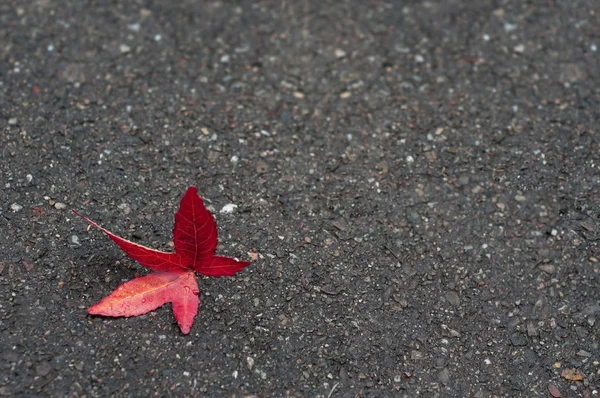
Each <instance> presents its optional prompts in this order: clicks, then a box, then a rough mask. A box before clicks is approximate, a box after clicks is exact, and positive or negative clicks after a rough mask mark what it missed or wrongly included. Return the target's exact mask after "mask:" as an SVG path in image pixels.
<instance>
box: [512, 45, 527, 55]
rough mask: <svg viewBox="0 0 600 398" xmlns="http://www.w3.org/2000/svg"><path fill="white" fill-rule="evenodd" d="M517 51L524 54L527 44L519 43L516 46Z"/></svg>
mask: <svg viewBox="0 0 600 398" xmlns="http://www.w3.org/2000/svg"><path fill="white" fill-rule="evenodd" d="M514 50H515V52H516V53H519V54H522V53H523V52H524V51H525V46H524V45H523V44H518V45H516V46H515V48H514Z"/></svg>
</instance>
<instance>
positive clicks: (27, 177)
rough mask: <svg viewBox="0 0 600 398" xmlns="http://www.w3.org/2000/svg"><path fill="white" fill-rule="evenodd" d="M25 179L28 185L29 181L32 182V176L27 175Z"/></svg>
mask: <svg viewBox="0 0 600 398" xmlns="http://www.w3.org/2000/svg"><path fill="white" fill-rule="evenodd" d="M25 178H26V179H27V182H29V183H30V182H31V181H33V176H32V175H31V174H27V175H26V176H25Z"/></svg>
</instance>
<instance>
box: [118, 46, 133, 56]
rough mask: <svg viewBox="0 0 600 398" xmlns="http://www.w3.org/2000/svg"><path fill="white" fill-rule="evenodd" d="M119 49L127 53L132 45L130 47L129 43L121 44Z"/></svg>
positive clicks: (122, 52)
mask: <svg viewBox="0 0 600 398" xmlns="http://www.w3.org/2000/svg"><path fill="white" fill-rule="evenodd" d="M119 51H121V54H126V53H128V52H130V51H131V47H129V46H128V45H127V44H121V45H120V46H119Z"/></svg>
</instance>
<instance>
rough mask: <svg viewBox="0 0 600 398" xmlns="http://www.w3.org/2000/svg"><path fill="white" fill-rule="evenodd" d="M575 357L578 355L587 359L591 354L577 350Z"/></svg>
mask: <svg viewBox="0 0 600 398" xmlns="http://www.w3.org/2000/svg"><path fill="white" fill-rule="evenodd" d="M577 355H579V356H580V357H586V358H589V357H591V356H592V354H590V353H589V352H587V351H585V350H579V351H578V352H577Z"/></svg>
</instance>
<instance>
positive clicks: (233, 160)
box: [231, 155, 240, 163]
mask: <svg viewBox="0 0 600 398" xmlns="http://www.w3.org/2000/svg"><path fill="white" fill-rule="evenodd" d="M239 160H240V158H238V157H237V156H236V155H233V156H232V157H231V163H237V162H238V161H239Z"/></svg>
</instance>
